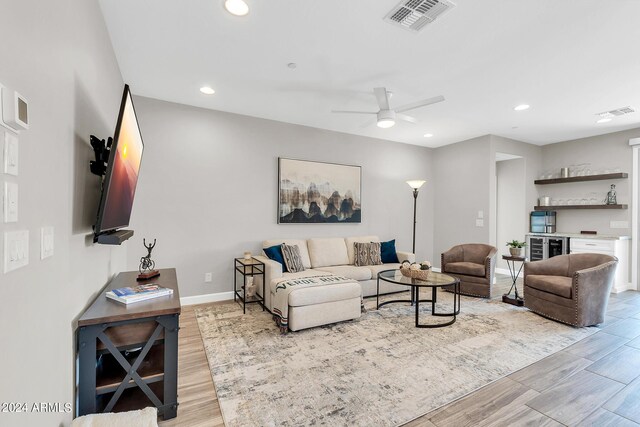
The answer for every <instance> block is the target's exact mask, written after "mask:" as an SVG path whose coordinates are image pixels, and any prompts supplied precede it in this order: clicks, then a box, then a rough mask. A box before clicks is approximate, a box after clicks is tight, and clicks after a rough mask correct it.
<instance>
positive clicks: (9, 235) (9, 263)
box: [4, 230, 29, 273]
mask: <svg viewBox="0 0 640 427" xmlns="http://www.w3.org/2000/svg"><path fill="white" fill-rule="evenodd" d="M27 264H29V230H20V231H7V232H5V233H4V272H5V273H8V272H10V271H12V270H15V269H16V268H20V267H24V266H25V265H27Z"/></svg>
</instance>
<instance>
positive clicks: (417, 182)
mask: <svg viewBox="0 0 640 427" xmlns="http://www.w3.org/2000/svg"><path fill="white" fill-rule="evenodd" d="M425 182H426V181H420V180H413V181H407V184H409V187H411V188H413V246H412V251H413V254H414V255H415V253H416V203H417V201H418V189H419V188H420V187H422V184H424V183H425Z"/></svg>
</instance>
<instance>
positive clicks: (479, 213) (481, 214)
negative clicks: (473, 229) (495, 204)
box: [478, 211, 484, 219]
mask: <svg viewBox="0 0 640 427" xmlns="http://www.w3.org/2000/svg"><path fill="white" fill-rule="evenodd" d="M483 218H484V211H478V219H483Z"/></svg>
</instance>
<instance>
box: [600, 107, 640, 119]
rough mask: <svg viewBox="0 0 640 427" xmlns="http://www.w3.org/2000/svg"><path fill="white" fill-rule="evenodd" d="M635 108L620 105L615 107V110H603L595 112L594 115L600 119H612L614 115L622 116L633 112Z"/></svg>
mask: <svg viewBox="0 0 640 427" xmlns="http://www.w3.org/2000/svg"><path fill="white" fill-rule="evenodd" d="M635 112H636V110H634V109H633V107H628V106H627V107H622V108H616V109H615V110H609V111H603V112H602V113H598V114H596V116H598V117H600V118H602V119H612V118H614V117H619V116H624V115H625V114H631V113H635Z"/></svg>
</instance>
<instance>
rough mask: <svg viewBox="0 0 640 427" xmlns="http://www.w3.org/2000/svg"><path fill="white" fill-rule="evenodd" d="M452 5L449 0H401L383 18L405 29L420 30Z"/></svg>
mask: <svg viewBox="0 0 640 427" xmlns="http://www.w3.org/2000/svg"><path fill="white" fill-rule="evenodd" d="M454 6H455V4H454V3H453V2H451V1H449V0H403V1H401V2H400V4H398V5H397V6H396V7H394V8H393V9H391V12H389V13H388V14H387V16H385V17H384V20H385V21H387V22H389V23H391V24H393V25H397V26H399V27H402V28H404V29H406V30H412V31H420V30H421V29H422V28H423V27H424V26H425V25H427V24H428V23H430V22H433V21H435V19H436V18H437V17H438V16H440V15H442V14H443V13H445V12H446V11H448V10H450V9H451V8H453V7H454Z"/></svg>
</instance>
